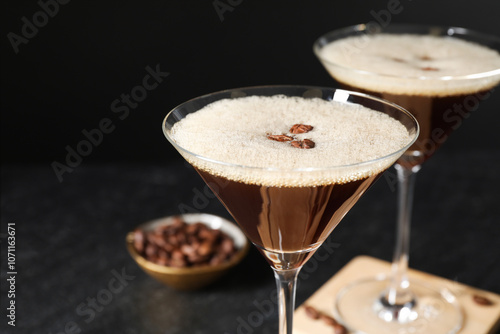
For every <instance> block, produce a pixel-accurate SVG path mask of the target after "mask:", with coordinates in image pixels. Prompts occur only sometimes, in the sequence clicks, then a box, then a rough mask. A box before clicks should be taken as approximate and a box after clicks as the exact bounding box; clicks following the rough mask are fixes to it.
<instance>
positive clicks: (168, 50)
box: [0, 0, 500, 168]
mask: <svg viewBox="0 0 500 334" xmlns="http://www.w3.org/2000/svg"><path fill="white" fill-rule="evenodd" d="M395 1H397V0H393V1H388V0H384V1H364V0H351V1H307V2H306V1H248V0H232V1H230V2H228V1H227V0H221V2H219V3H225V4H226V6H228V7H226V8H223V9H219V13H218V12H217V10H216V8H215V6H214V4H215V3H216V2H215V1H75V0H73V1H70V2H69V3H67V4H64V5H59V10H58V13H57V14H56V15H54V17H53V18H49V19H48V22H47V23H46V25H45V26H43V27H40V28H38V33H37V34H36V35H35V36H34V37H32V38H30V39H28V42H27V44H20V45H19V46H18V49H19V52H18V53H17V54H16V53H15V52H14V48H13V46H12V45H11V42H10V41H9V39H8V34H9V33H14V34H17V35H21V34H22V32H21V30H22V26H23V24H24V23H23V21H22V18H23V17H26V18H27V19H28V20H29V21H30V22H33V15H35V14H36V13H37V12H39V11H40V10H41V7H40V5H39V4H38V3H37V2H35V1H13V0H10V1H5V2H3V3H4V4H3V7H4V9H3V10H2V19H1V25H2V28H1V29H2V33H1V36H2V42H1V44H0V45H1V51H0V54H1V55H2V74H1V78H2V79H1V98H0V102H1V113H2V116H1V123H2V125H1V136H2V140H1V145H2V146H1V147H2V158H3V161H8V162H41V163H43V164H46V165H47V167H48V168H50V163H51V162H53V161H58V162H61V163H64V159H65V157H66V154H67V152H66V146H67V145H69V146H70V147H72V148H73V149H76V147H77V144H78V143H79V142H80V141H81V140H84V139H85V137H84V135H83V134H82V130H84V129H86V130H88V131H90V130H91V129H94V128H97V127H98V126H99V122H100V121H101V120H102V119H103V118H109V119H111V120H112V122H113V124H114V125H115V128H114V130H113V132H111V133H109V134H106V135H105V136H104V138H103V140H102V142H101V143H100V144H99V145H98V146H97V147H93V149H92V152H91V153H90V154H89V155H88V156H86V157H84V159H83V164H85V163H88V162H96V161H163V160H166V159H169V158H173V157H175V158H177V154H176V153H175V152H174V151H173V149H172V148H171V147H170V146H169V145H168V144H167V142H166V141H165V140H164V138H163V134H162V132H161V128H160V125H161V121H162V119H163V117H164V116H165V115H166V113H167V112H168V111H169V110H170V109H172V108H173V107H175V106H176V105H177V104H179V103H182V102H184V101H185V100H187V99H190V98H193V97H196V96H199V95H202V94H206V93H210V92H213V91H217V90H221V89H226V88H234V87H241V86H251V85H263V84H308V85H320V86H335V82H334V81H333V80H332V79H331V78H330V77H329V76H328V74H327V73H326V71H325V70H324V69H323V68H322V66H321V65H320V64H319V62H318V61H317V60H316V58H315V56H314V55H313V53H312V43H313V42H314V40H315V39H316V38H317V37H319V36H320V35H321V34H323V33H325V32H327V31H330V30H333V29H336V28H340V27H343V26H347V25H352V24H357V23H362V22H368V21H373V20H376V16H377V15H379V17H380V19H382V20H383V21H384V24H385V23H389V24H390V23H394V22H408V23H410V22H411V23H431V24H440V25H452V26H463V27H467V28H470V29H475V30H479V31H482V32H487V33H496V34H500V21H499V20H498V19H497V17H496V15H495V13H499V12H500V2H498V1H492V0H474V1H429V0H413V1H410V0H400V1H399V3H400V5H399V7H398V8H401V9H400V13H398V14H392V15H391V17H387V16H386V15H385V14H383V11H385V13H387V8H388V5H389V4H390V3H394V2H395ZM231 4H232V5H231ZM158 64H159V68H160V69H161V71H163V72H168V73H170V74H169V76H168V77H167V78H165V80H164V81H163V82H162V83H161V84H160V85H159V86H158V87H157V88H156V89H154V90H152V91H150V92H148V95H147V97H146V98H145V99H144V101H142V102H140V103H139V104H138V106H137V107H136V108H135V109H130V113H129V114H128V116H127V117H125V118H124V119H123V120H122V119H119V118H118V116H120V115H122V113H114V112H113V111H112V110H111V103H112V102H113V101H114V100H115V99H119V98H120V96H121V94H130V92H131V90H132V89H133V88H134V87H136V86H137V85H140V84H141V83H142V79H143V78H144V76H145V75H146V74H147V72H146V70H145V68H146V66H150V67H152V68H155V67H156V65H158ZM498 105H500V94H495V96H494V97H491V98H490V99H488V101H486V102H485V103H484V104H483V106H482V107H481V109H480V111H481V113H480V114H481V115H474V117H471V120H470V121H468V122H466V123H465V125H464V126H463V128H464V129H463V130H460V131H459V132H460V134H458V135H455V136H452V139H451V140H450V143H448V144H447V145H446V146H448V149H454V148H458V149H460V148H461V147H463V146H467V147H469V146H473V147H474V146H477V147H484V145H487V146H492V145H497V143H496V142H495V139H496V141H498V138H497V137H495V136H493V135H492V133H496V132H497V130H496V129H497V125H496V124H497V123H498V122H499V120H500V116H499V113H498V112H497V111H496V110H495V106H498Z"/></svg>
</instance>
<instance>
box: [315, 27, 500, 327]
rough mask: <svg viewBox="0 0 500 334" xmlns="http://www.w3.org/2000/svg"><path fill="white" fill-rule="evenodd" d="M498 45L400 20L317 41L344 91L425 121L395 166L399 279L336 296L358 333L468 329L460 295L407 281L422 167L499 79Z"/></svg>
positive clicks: (492, 40) (355, 286)
mask: <svg viewBox="0 0 500 334" xmlns="http://www.w3.org/2000/svg"><path fill="white" fill-rule="evenodd" d="M499 50H500V39H498V38H496V37H492V36H488V35H484V34H481V33H477V32H474V31H470V30H467V29H463V28H455V27H434V26H420V25H398V24H391V25H389V26H388V27H386V28H381V27H380V26H370V25H365V24H361V25H357V26H352V27H347V28H344V29H339V30H336V31H333V32H330V33H327V34H325V35H323V36H321V37H320V38H319V39H318V40H317V41H316V42H315V43H314V52H315V54H316V56H317V57H318V59H319V60H320V61H321V63H322V64H323V66H324V67H325V68H326V70H327V71H328V72H329V73H330V74H331V75H332V77H333V78H334V79H335V80H336V81H337V82H338V83H339V84H340V85H341V86H342V87H343V88H346V89H351V90H355V91H360V92H364V93H367V94H371V95H374V96H378V97H381V98H383V99H386V100H388V101H391V102H393V103H396V104H398V105H400V106H402V107H403V108H405V109H407V110H408V111H410V112H411V113H412V114H413V115H414V116H415V117H416V119H417V120H418V122H419V125H420V135H419V137H418V139H417V140H416V141H415V143H414V144H413V145H412V146H411V147H410V148H409V149H408V150H407V151H406V152H405V154H404V155H403V156H402V157H401V158H400V159H398V161H397V162H396V164H395V168H396V171H397V175H398V186H399V187H398V188H399V192H398V235H397V239H396V247H395V252H394V259H393V265H392V277H391V278H389V279H388V280H387V281H384V280H379V279H374V280H365V281H362V282H359V284H352V285H351V286H350V287H348V288H346V289H345V290H344V291H343V292H342V293H341V294H340V295H339V296H338V298H337V303H336V310H337V312H338V313H339V315H340V316H341V317H342V318H343V321H344V323H345V324H346V325H347V326H348V327H349V328H350V329H351V330H357V331H360V332H370V333H389V332H391V333H392V332H398V333H399V332H402V333H403V332H405V333H406V332H408V333H434V334H442V333H447V334H449V333H456V332H457V331H458V330H459V329H460V328H461V326H462V321H463V317H462V314H461V311H460V307H459V306H458V305H457V303H456V299H455V298H454V296H453V295H451V294H450V293H449V292H446V291H441V289H440V287H435V288H432V287H431V288H429V287H427V286H424V285H422V284H418V283H417V282H411V281H409V280H408V276H407V267H408V257H409V236H410V232H409V231H410V221H411V210H412V200H413V187H414V181H415V175H416V172H418V171H419V170H420V168H421V166H422V164H423V163H424V162H425V161H426V160H427V159H429V158H430V157H431V156H432V155H433V154H434V153H436V150H437V149H438V148H439V147H441V145H442V144H443V143H444V142H445V141H446V139H447V138H448V136H449V135H450V134H451V133H452V132H453V131H454V130H456V129H458V128H459V127H460V125H461V124H462V122H463V121H464V119H465V118H467V117H468V116H469V113H470V112H472V111H474V110H476V109H477V108H478V106H479V103H480V101H482V100H485V99H486V98H487V97H488V96H489V95H490V94H491V89H492V88H493V87H495V86H496V85H498V83H499V82H500V54H499ZM410 283H411V284H410ZM360 312H361V314H362V315H363V316H361V314H360ZM361 318H362V319H363V321H360V320H359V319H361Z"/></svg>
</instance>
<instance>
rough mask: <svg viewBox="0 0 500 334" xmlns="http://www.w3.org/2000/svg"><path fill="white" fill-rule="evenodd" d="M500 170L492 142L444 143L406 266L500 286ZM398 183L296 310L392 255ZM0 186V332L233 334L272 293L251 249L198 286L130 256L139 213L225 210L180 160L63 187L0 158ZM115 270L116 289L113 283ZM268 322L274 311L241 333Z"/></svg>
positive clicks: (76, 175)
mask: <svg viewBox="0 0 500 334" xmlns="http://www.w3.org/2000/svg"><path fill="white" fill-rule="evenodd" d="M499 171H500V151H499V150H498V149H487V150H484V151H481V150H463V151H459V150H444V149H443V150H442V151H441V152H438V154H437V155H436V156H435V157H434V158H433V159H431V160H430V161H429V162H428V163H427V164H426V165H425V168H423V169H422V171H421V172H420V173H419V175H418V179H417V188H416V195H415V200H416V203H415V208H414V221H413V226H412V244H411V259H410V263H411V266H412V267H413V268H416V269H419V270H422V271H426V272H429V273H433V274H436V275H439V276H442V277H446V278H449V279H452V280H456V281H458V282H461V283H465V284H468V285H471V286H474V287H478V288H481V289H485V290H490V291H493V292H496V293H500V251H499V241H500V205H499V200H500V195H499V191H498V189H499V188H500V173H499ZM388 173H389V174H386V175H388V176H391V175H394V170H393V169H390V170H389V171H388ZM392 181H393V179H392V178H391V177H383V178H381V179H380V180H379V181H378V182H377V183H376V184H375V186H374V187H373V188H372V189H370V191H369V192H368V193H367V194H366V195H365V197H364V198H362V199H361V200H360V202H359V203H358V204H357V205H356V206H355V207H354V208H353V210H352V211H351V212H350V213H349V214H348V215H347V216H346V218H345V219H344V221H343V222H342V223H341V224H340V225H339V226H338V227H337V229H336V230H335V231H334V232H333V233H332V235H331V236H330V237H329V239H328V243H329V247H333V248H334V249H335V251H334V252H333V253H332V254H331V255H330V256H329V257H328V258H327V259H322V261H317V264H318V265H317V266H308V267H307V266H306V268H305V269H304V270H303V272H302V274H301V276H300V279H299V285H298V292H297V305H300V304H301V303H302V302H304V301H305V300H306V299H307V298H308V297H309V296H310V295H311V294H313V293H314V291H316V290H317V289H318V288H319V287H320V286H321V285H322V284H323V283H324V282H326V281H327V280H328V279H329V278H330V277H331V276H332V275H334V274H335V272H337V271H338V270H339V269H340V268H341V267H342V266H344V265H345V264H346V263H347V262H349V260H351V259H352V258H353V257H355V256H357V255H360V254H367V255H371V256H374V257H378V258H381V259H384V260H390V258H391V255H392V248H393V243H394V227H395V196H396V193H395V192H394V189H393V186H394V185H393V184H392ZM1 190H2V197H1V221H2V239H1V240H2V254H1V264H2V268H1V269H2V271H1V296H2V298H1V300H2V305H1V308H2V310H3V311H2V315H3V316H2V319H0V328H1V332H2V333H53V334H55V333H73V332H74V333H76V332H81V333H126V334H138V333H141V334H149V333H168V334H174V333H237V332H238V329H239V326H240V325H241V323H242V322H245V321H247V319H248V317H249V315H250V314H251V313H252V312H255V311H256V310H259V305H261V304H262V303H264V301H266V300H270V298H271V296H272V295H273V291H274V289H275V285H274V279H273V275H272V272H271V269H270V268H269V267H268V265H267V263H266V262H265V261H264V259H263V258H262V257H261V255H260V254H258V253H257V251H255V249H252V250H251V252H250V253H249V255H248V256H247V257H246V258H245V260H244V261H243V262H242V263H241V264H240V265H239V266H238V267H236V268H235V269H234V270H233V271H232V272H230V273H229V274H228V275H226V276H225V277H224V278H223V279H221V280H220V281H218V282H217V283H215V284H214V285H212V286H209V287H207V288H205V289H203V290H200V291H196V292H178V291H174V290H172V289H170V288H168V287H166V286H163V285H162V284H160V283H158V282H156V281H155V280H153V279H152V278H150V277H149V276H147V275H146V274H144V273H143V272H142V271H141V270H140V269H139V268H138V266H137V265H136V264H135V263H134V262H133V260H132V259H131V257H130V256H129V255H128V253H127V251H126V249H125V243H124V239H125V235H126V233H127V232H128V231H129V230H131V229H133V228H134V227H135V226H136V225H138V224H140V223H142V222H145V221H148V220H150V219H154V218H158V217H162V216H166V215H171V214H176V213H178V212H179V211H180V210H184V211H186V210H191V211H203V212H209V213H215V214H219V215H223V216H226V217H227V216H228V214H227V213H226V212H225V210H224V208H223V207H222V206H221V205H220V204H219V203H218V202H217V200H215V199H213V198H211V197H209V196H200V193H203V192H204V190H205V186H204V184H203V183H202V181H201V179H200V178H199V177H198V176H197V175H196V173H195V172H194V171H193V170H192V169H191V168H190V167H188V166H186V164H184V163H183V162H181V161H179V160H175V161H172V162H170V163H164V164H102V165H82V166H80V167H78V168H76V169H75V171H74V172H73V173H71V174H66V175H65V178H64V181H63V182H62V183H59V182H58V180H57V178H56V176H55V174H54V173H53V171H52V169H51V168H50V165H4V166H2V189H1ZM8 223H15V225H13V226H15V229H16V270H17V275H16V283H15V284H16V287H15V289H16V291H15V302H16V304H15V305H16V327H15V328H14V327H11V326H7V324H6V322H7V319H6V318H5V309H6V307H7V298H6V296H7V290H8V287H7V284H6V279H7V274H6V270H7V267H6V256H7V255H6V252H5V250H6V244H5V238H6V232H7V224H8ZM332 245H333V246H332ZM117 277H120V278H119V281H120V282H121V285H119V286H118V287H117V286H114V287H110V282H114V284H116V282H117ZM110 291H112V292H110ZM331 297H332V296H325V298H331ZM239 330H240V331H239V332H241V328H240V329H239ZM276 330H277V310H276V309H274V310H273V312H267V313H266V314H265V316H264V321H263V323H262V324H259V325H258V326H253V327H251V328H250V330H248V328H247V332H249V333H250V332H251V333H275V332H276Z"/></svg>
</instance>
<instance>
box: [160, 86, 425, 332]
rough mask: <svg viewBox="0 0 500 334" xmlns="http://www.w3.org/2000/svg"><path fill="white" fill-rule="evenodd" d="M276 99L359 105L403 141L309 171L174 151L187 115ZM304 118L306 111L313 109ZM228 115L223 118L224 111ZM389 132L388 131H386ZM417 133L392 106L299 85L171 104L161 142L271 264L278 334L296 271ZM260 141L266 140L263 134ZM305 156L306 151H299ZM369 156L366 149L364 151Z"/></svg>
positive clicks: (288, 326)
mask: <svg viewBox="0 0 500 334" xmlns="http://www.w3.org/2000/svg"><path fill="white" fill-rule="evenodd" d="M277 95H278V96H280V97H281V98H285V99H286V100H292V99H296V98H297V97H299V98H303V99H304V100H306V101H309V99H311V100H314V99H315V100H318V99H321V100H323V101H320V102H322V103H324V101H328V104H329V105H330V104H334V103H339V104H341V105H344V106H351V107H355V108H356V107H358V106H365V107H367V108H370V109H371V110H373V111H375V113H376V114H378V113H382V114H385V115H387V116H389V117H390V118H392V119H393V120H396V121H395V123H394V124H397V126H398V127H401V125H402V126H404V128H402V129H403V131H404V133H405V137H404V138H405V139H404V143H403V144H402V145H400V147H398V149H394V150H391V151H390V152H386V153H384V154H383V155H381V156H376V157H373V158H371V159H366V160H363V161H358V162H356V163H352V164H344V165H336V166H327V167H311V162H310V161H309V160H307V159H304V161H303V162H302V160H300V162H301V163H300V166H299V167H294V168H287V167H262V166H256V165H254V164H253V163H250V162H248V163H247V162H246V161H245V162H244V163H241V164H240V163H234V162H227V161H221V160H218V159H214V158H212V157H208V156H207V155H209V153H210V149H209V151H208V153H204V154H203V155H202V154H200V153H199V152H194V151H193V148H191V149H190V150H188V149H186V147H185V146H187V145H186V144H184V145H182V146H181V145H179V140H177V139H176V137H175V135H176V134H175V131H176V125H178V123H179V122H182V121H183V120H185V119H186V118H187V117H191V119H192V116H195V115H193V113H197V112H199V111H200V109H202V108H204V107H206V106H207V105H209V104H212V103H213V102H220V101H221V100H225V101H226V99H231V100H232V99H239V100H241V98H243V97H273V96H277ZM211 106H213V105H211ZM264 107H265V109H266V110H268V111H267V112H268V113H269V114H272V113H275V112H278V110H275V106H274V105H272V104H269V105H266V106H264ZM260 109H262V105H261V107H260ZM231 110H233V109H231ZM308 112H313V113H314V112H315V110H313V111H311V110H309V111H308ZM252 115H253V114H252ZM329 115H330V114H327V117H330V116H329ZM214 117H215V116H214ZM228 117H229V118H231V115H230V113H229V116H228ZM349 117H351V116H349ZM384 117H386V116H384ZM364 120H366V121H367V122H369V126H370V127H371V126H372V125H373V126H375V127H376V126H377V125H376V124H375V121H374V120H373V118H370V119H368V117H366V119H364ZM186 121H187V119H186ZM216 121H217V122H216V123H211V124H213V125H210V124H207V123H208V122H206V121H205V122H204V123H202V124H200V125H199V126H200V127H204V128H205V129H208V131H209V132H210V131H212V130H213V131H220V130H219V129H218V126H217V125H216V124H219V123H220V124H228V122H227V119H226V118H224V119H219V117H216ZM231 122H242V123H243V122H250V123H252V122H253V119H252V117H251V118H250V120H247V121H242V120H239V119H231V121H230V122H229V124H230V123H231ZM255 123H256V124H251V126H250V128H252V127H260V126H261V124H260V123H259V122H258V121H255ZM391 124H393V123H391ZM318 127H319V126H318ZM393 128H394V126H392V127H391V129H393ZM198 129H200V128H199V127H198ZM347 130H349V129H344V128H342V131H347ZM179 131H180V130H179ZM263 131H264V130H263ZM418 131H419V130H418V123H417V122H416V120H415V118H414V117H413V116H412V115H411V114H410V113H408V112H407V111H406V110H404V109H402V108H401V107H399V106H396V105H394V104H392V103H389V102H387V101H384V100H381V99H378V98H374V97H369V96H367V95H365V94H361V93H354V92H348V91H344V90H334V89H330V88H320V87H307V86H262V87H249V88H239V89H231V90H226V91H221V92H216V93H212V94H209V95H205V96H201V97H198V98H195V99H193V100H190V101H188V102H185V103H183V104H181V105H179V106H178V107H176V108H174V109H173V110H172V111H171V112H170V113H169V114H168V115H167V116H166V118H165V120H164V122H163V132H164V134H165V136H166V138H167V139H168V140H169V141H170V143H171V144H172V145H173V146H174V147H175V148H176V149H177V151H178V152H179V153H180V154H181V155H182V156H183V157H184V158H185V159H186V160H187V161H188V162H189V163H190V164H191V165H192V166H193V167H194V168H195V170H196V171H197V172H198V173H199V174H200V175H201V177H202V178H203V180H204V181H205V182H206V183H207V185H208V186H209V187H210V188H211V189H212V190H213V191H214V193H215V194H216V195H217V197H218V198H219V200H220V201H221V202H222V204H223V205H224V206H225V207H226V209H227V210H228V211H229V213H230V214H231V215H232V216H233V217H234V219H235V220H236V222H237V223H238V224H239V226H240V227H241V228H242V230H243V231H244V232H245V234H246V235H247V237H248V238H249V239H250V241H251V242H252V243H253V244H254V245H255V246H256V247H257V249H258V250H259V251H260V252H261V253H262V254H263V255H264V257H265V258H266V259H267V261H268V262H269V264H270V265H271V268H272V269H273V271H274V276H275V279H276V284H277V289H278V299H279V333H280V334H285V333H287V334H291V333H292V325H293V311H294V303H295V286H296V279H297V275H298V273H299V270H300V269H301V268H302V266H303V265H304V263H305V262H306V261H307V260H308V259H309V258H310V257H311V256H312V255H313V254H314V252H315V251H316V250H317V249H318V248H319V247H320V246H321V244H322V243H323V241H324V240H325V239H326V238H327V237H328V235H329V234H330V233H331V231H332V230H333V229H334V228H335V226H336V225H337V224H338V223H339V222H340V220H341V219H342V218H343V217H344V215H345V214H346V213H347V212H348V211H349V210H350V208H351V207H352V206H353V205H354V204H355V202H356V201H357V200H358V199H359V198H360V196H362V194H363V193H364V192H365V191H366V190H367V189H368V188H369V187H370V185H371V184H372V183H373V182H374V181H375V180H376V179H378V178H379V177H380V175H381V174H382V173H383V171H385V170H386V169H387V168H389V167H390V166H391V165H392V164H393V163H394V162H395V161H396V159H398V158H399V157H400V156H401V154H403V152H405V151H406V150H407V149H408V147H410V145H411V144H412V143H413V142H414V140H415V139H416V137H417V136H418ZM354 132H356V131H354ZM406 132H407V133H408V136H407V135H406ZM177 133H178V132H177ZM191 135H193V137H192V140H189V142H194V141H197V140H201V141H206V137H204V135H201V134H199V132H198V131H196V130H194V131H193V132H192V133H191ZM261 135H262V136H266V134H265V133H262V134H261ZM360 135H361V136H363V134H362V133H359V132H358V133H356V134H354V135H353V136H352V137H350V139H354V137H355V136H358V137H359V136H360ZM199 137H201V138H199ZM227 140H232V138H228V139H227ZM234 140H236V139H234ZM263 140H266V139H263ZM184 143H187V142H186V141H185V142H184ZM276 145H288V144H287V143H277V144H276ZM317 145H318V144H317ZM243 146H246V145H245V144H242V145H241V146H237V148H236V150H238V147H239V149H244V147H243ZM210 147H212V146H210ZM228 147H229V146H227V145H225V144H224V143H222V145H219V143H216V144H215V145H214V146H213V150H229V148H228ZM245 149H247V148H245ZM289 149H292V148H289ZM294 149H295V148H293V149H292V150H294ZM195 150H196V149H195ZM255 150H256V152H255V153H256V154H257V155H258V156H260V154H261V153H263V152H259V148H255ZM312 150H314V148H313V149H311V150H307V151H312ZM372 150H374V148H371V149H370V150H369V151H372ZM304 151H306V150H304ZM331 153H332V154H333V153H334V152H331ZM364 153H366V154H367V155H370V153H371V152H368V150H367V151H366V152H364ZM264 154H265V152H264ZM301 154H302V153H301ZM232 155H233V154H229V156H232ZM363 156H364V154H363Z"/></svg>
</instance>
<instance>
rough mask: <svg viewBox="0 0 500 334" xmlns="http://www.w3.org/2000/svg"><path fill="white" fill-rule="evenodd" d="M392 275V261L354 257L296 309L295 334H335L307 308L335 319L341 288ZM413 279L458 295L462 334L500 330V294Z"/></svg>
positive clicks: (413, 274) (415, 275)
mask: <svg viewBox="0 0 500 334" xmlns="http://www.w3.org/2000/svg"><path fill="white" fill-rule="evenodd" d="M389 272H390V263H388V262H385V261H382V260H379V259H375V258H372V257H368V256H358V257H356V258H354V259H353V260H351V261H350V262H349V263H348V264H347V265H345V266H344V267H343V268H342V269H341V270H340V271H339V272H338V273H337V274H335V275H334V276H333V277H332V278H331V279H330V280H328V281H327V282H326V283H325V284H324V285H323V286H322V287H321V288H320V289H318V290H317V291H316V292H315V293H314V294H313V295H312V296H311V297H310V298H309V299H308V300H306V301H305V302H304V304H302V305H301V306H300V307H298V308H297V309H296V311H295V316H294V334H322V333H325V334H326V333H328V334H331V333H333V330H332V328H331V327H329V326H327V325H326V324H324V323H323V321H321V320H313V319H311V318H309V317H308V316H307V315H306V313H305V305H310V306H312V307H314V308H316V309H317V310H319V311H321V312H324V313H326V314H328V315H332V316H333V303H334V298H335V296H336V295H337V292H338V291H339V290H340V289H341V288H343V287H344V286H346V285H347V284H349V283H352V282H353V281H355V280H357V279H362V278H369V277H374V276H376V275H380V274H381V273H389ZM409 277H410V280H411V279H418V280H421V281H425V282H426V283H429V284H435V285H436V286H443V287H446V288H447V289H449V290H450V291H451V292H452V293H454V294H455V296H456V297H457V301H458V302H459V303H460V305H461V307H462V310H463V313H464V323H463V327H462V329H461V330H460V331H459V333H460V334H490V333H494V331H495V330H496V329H498V328H499V327H500V295H497V294H495V293H492V292H488V291H484V290H479V289H476V288H473V287H469V286H467V285H464V284H461V283H458V282H454V281H450V280H447V279H444V278H442V277H437V276H433V275H430V274H428V273H424V272H419V271H416V270H412V269H410V272H409ZM476 294H477V295H481V296H484V297H486V298H488V299H489V300H491V301H492V302H493V305H489V306H484V305H479V304H477V303H476V302H474V300H473V299H472V296H473V295H476Z"/></svg>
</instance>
